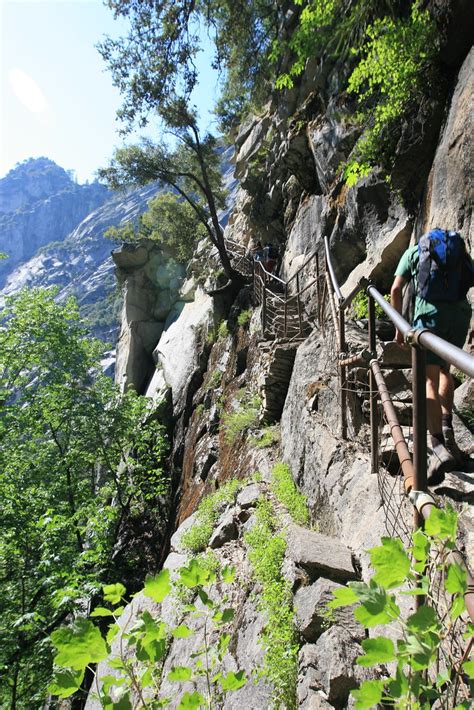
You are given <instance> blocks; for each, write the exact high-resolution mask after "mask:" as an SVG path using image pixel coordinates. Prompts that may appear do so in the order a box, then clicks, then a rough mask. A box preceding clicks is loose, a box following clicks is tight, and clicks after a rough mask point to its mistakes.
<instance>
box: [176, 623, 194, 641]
mask: <svg viewBox="0 0 474 710" xmlns="http://www.w3.org/2000/svg"><path fill="white" fill-rule="evenodd" d="M171 633H172V634H173V636H174V638H175V639H187V638H188V637H189V636H192V635H193V633H194V631H193V630H192V629H190V628H189V626H186V624H180V625H179V626H177V627H176V628H175V629H173V631H172V632H171Z"/></svg>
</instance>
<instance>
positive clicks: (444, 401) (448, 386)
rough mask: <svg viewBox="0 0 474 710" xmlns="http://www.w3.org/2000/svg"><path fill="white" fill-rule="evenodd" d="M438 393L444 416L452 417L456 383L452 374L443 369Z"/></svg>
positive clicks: (440, 374)
mask: <svg viewBox="0 0 474 710" xmlns="http://www.w3.org/2000/svg"><path fill="white" fill-rule="evenodd" d="M438 392H439V399H440V403H441V411H442V414H445V415H448V416H451V414H452V413H453V400H454V381H453V378H452V376H451V374H450V373H449V372H448V371H447V370H445V369H444V368H443V367H442V368H441V370H440V373H439V387H438Z"/></svg>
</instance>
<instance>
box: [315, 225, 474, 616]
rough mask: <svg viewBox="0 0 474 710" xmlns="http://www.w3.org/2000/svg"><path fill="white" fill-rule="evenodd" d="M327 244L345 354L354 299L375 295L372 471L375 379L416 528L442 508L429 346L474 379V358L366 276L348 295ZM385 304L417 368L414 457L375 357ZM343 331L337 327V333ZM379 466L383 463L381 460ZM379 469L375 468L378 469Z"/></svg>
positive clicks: (470, 602)
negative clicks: (378, 312) (433, 449)
mask: <svg viewBox="0 0 474 710" xmlns="http://www.w3.org/2000/svg"><path fill="white" fill-rule="evenodd" d="M324 248H325V253H326V280H327V283H328V288H329V295H330V302H331V306H332V317H333V321H334V327H335V329H337V328H338V332H339V344H340V345H339V349H340V351H341V352H345V350H346V348H345V339H344V312H345V310H346V308H347V307H348V306H349V305H350V303H351V302H352V300H353V298H354V297H355V296H356V294H357V293H358V292H359V291H362V290H364V291H366V293H367V295H368V296H369V348H370V349H371V352H372V355H373V358H372V360H371V361H370V372H371V383H370V391H371V407H370V417H371V453H372V467H373V468H372V470H373V472H376V470H377V468H376V467H375V466H374V459H375V458H376V459H377V461H378V455H376V454H377V451H378V439H377V432H376V431H375V426H376V424H377V414H376V410H377V408H376V407H375V406H374V392H373V383H372V378H373V379H374V380H375V385H376V392H377V393H378V395H379V396H380V399H381V403H382V406H383V408H384V410H385V414H386V416H387V420H388V422H389V426H390V433H391V435H392V438H393V440H394V443H395V450H396V452H397V456H398V459H399V462H400V467H401V469H402V473H403V476H404V480H405V492H406V493H407V494H408V496H409V498H410V501H411V502H412V504H413V506H414V510H415V527H420V526H421V525H422V521H423V520H426V519H427V518H428V516H429V515H430V513H431V511H432V510H433V508H435V507H438V506H437V505H436V503H435V501H434V500H433V498H432V497H431V496H430V495H429V494H428V493H427V492H426V487H427V486H426V458H427V456H426V453H427V452H426V431H427V426H426V392H425V381H426V357H425V356H426V350H430V351H431V352H433V353H436V355H439V356H440V357H441V358H443V359H444V360H446V361H447V362H448V363H450V364H452V365H455V366H456V367H457V368H458V369H459V370H461V371H462V372H465V373H466V374H467V375H469V376H471V377H474V357H473V356H472V355H470V354H469V353H467V352H465V351H464V350H462V349H461V348H457V347H456V346H454V345H452V344H451V343H448V342H447V341H445V340H443V339H442V338H440V337H439V336H437V335H435V334H434V333H432V332H431V331H429V330H428V329H414V328H413V327H412V326H411V325H410V324H409V323H408V322H407V321H406V320H405V318H403V316H402V315H401V314H400V313H398V311H397V310H396V309H395V308H393V306H391V305H390V304H389V303H387V302H386V301H385V299H384V298H383V296H382V294H381V293H380V292H379V291H378V290H377V289H376V288H375V286H374V285H373V284H371V283H370V282H369V281H368V280H367V279H366V278H363V279H361V280H360V281H359V283H358V284H357V286H355V287H354V288H353V289H352V291H351V292H350V294H349V295H348V296H346V297H345V298H344V296H343V295H342V292H341V290H340V288H339V284H338V283H337V279H336V275H335V272H334V268H333V264H332V260H331V254H330V250H329V241H328V239H327V237H324ZM331 288H332V290H333V293H334V294H335V295H336V297H337V300H338V306H339V314H338V315H339V318H337V314H336V308H335V304H334V299H333V298H332V297H331ZM375 302H376V303H378V305H379V306H380V307H381V308H382V310H383V311H384V313H385V314H386V315H387V316H388V317H389V319H390V320H391V321H392V323H393V324H394V325H395V327H396V328H397V330H398V331H399V332H400V333H401V334H402V335H403V339H404V341H405V342H406V343H407V344H408V345H410V346H411V351H412V371H413V444H414V446H413V461H412V459H411V456H410V453H409V450H408V446H407V444H406V442H405V439H404V437H403V433H402V430H401V427H400V425H399V423H398V418H397V415H396V411H395V409H394V407H393V404H392V401H391V398H390V393H389V391H388V389H387V386H386V383H385V380H384V378H383V375H382V372H381V369H380V365H379V363H378V360H377V359H376V357H375V308H374V303H375ZM336 332H337V331H336ZM352 359H353V360H354V364H355V363H356V362H357V364H360V362H361V360H363V358H362V357H361V356H360V355H359V356H356V357H355V358H352ZM348 366H351V358H347V357H346V358H345V359H343V360H340V362H339V369H340V378H341V423H342V433H343V437H344V438H345V436H346V433H347V432H346V430H345V427H346V421H345V409H346V405H345V397H344V396H343V395H344V392H343V391H342V390H343V382H344V375H345V371H346V367H348ZM377 465H378V464H377ZM374 469H375V470H374ZM455 560H456V561H457V562H458V563H460V564H462V565H463V566H464V568H465V569H466V572H467V581H468V587H467V591H466V593H465V595H464V596H465V600H466V608H467V611H468V614H469V616H470V618H471V620H472V621H474V578H473V577H472V575H471V573H470V571H469V568H468V566H467V564H466V563H465V561H464V559H463V558H462V556H461V555H460V554H459V553H456V557H455Z"/></svg>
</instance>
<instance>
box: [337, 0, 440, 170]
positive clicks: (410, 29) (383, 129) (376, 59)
mask: <svg viewBox="0 0 474 710" xmlns="http://www.w3.org/2000/svg"><path fill="white" fill-rule="evenodd" d="M437 50H438V42H437V34H436V27H435V24H434V22H433V21H432V20H431V19H430V16H429V13H428V11H427V10H424V11H422V10H420V9H419V8H418V3H416V2H414V3H413V5H412V9H411V15H410V17H409V18H408V19H400V18H399V19H393V18H390V17H385V18H383V19H377V20H375V22H374V23H373V24H371V25H370V26H369V27H368V28H367V39H366V42H365V43H364V44H363V45H362V46H361V48H360V51H359V52H358V54H359V56H361V59H360V60H359V62H358V64H357V66H356V68H355V69H354V71H353V72H352V74H351V76H350V77H349V83H348V91H349V92H350V93H354V94H356V95H357V97H358V101H359V105H360V113H359V119H360V120H361V121H362V122H363V123H365V124H368V127H367V129H366V131H365V133H364V136H363V137H362V139H361V140H360V141H359V143H358V145H357V148H356V159H357V161H358V163H359V170H361V169H362V168H361V167H360V165H361V164H362V166H363V169H364V171H365V169H366V168H367V167H368V166H369V165H371V166H373V165H375V164H376V163H377V161H378V160H380V157H381V154H382V150H383V148H384V147H385V146H387V145H388V147H389V148H390V145H389V143H388V141H389V138H388V135H389V131H390V129H391V127H392V126H394V125H395V124H396V123H397V122H399V121H400V119H401V117H402V116H403V114H404V113H405V111H406V110H407V108H408V107H409V106H410V104H412V103H413V102H414V101H415V99H416V98H417V97H418V98H419V97H420V96H421V95H422V93H423V92H424V91H426V87H427V84H429V72H428V69H427V68H428V66H429V63H430V62H431V60H432V59H433V57H434V55H435V53H436V52H437ZM352 174H353V173H352ZM348 177H350V175H348Z"/></svg>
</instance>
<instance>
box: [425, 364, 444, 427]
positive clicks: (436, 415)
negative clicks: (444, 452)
mask: <svg viewBox="0 0 474 710" xmlns="http://www.w3.org/2000/svg"><path fill="white" fill-rule="evenodd" d="M439 388H440V366H439V365H427V366H426V418H427V421H428V431H429V432H430V434H431V435H436V434H440V433H441V432H442V431H443V425H442V420H441V397H440V391H439Z"/></svg>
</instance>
